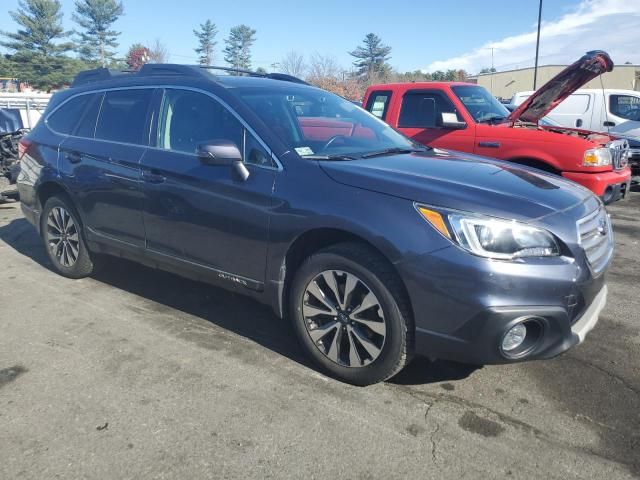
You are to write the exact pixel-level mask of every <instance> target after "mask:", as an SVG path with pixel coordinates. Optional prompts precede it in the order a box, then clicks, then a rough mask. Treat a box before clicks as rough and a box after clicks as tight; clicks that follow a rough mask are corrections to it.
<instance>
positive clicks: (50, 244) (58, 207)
mask: <svg viewBox="0 0 640 480" xmlns="http://www.w3.org/2000/svg"><path fill="white" fill-rule="evenodd" d="M40 233H41V235H42V240H43V242H44V246H45V249H46V250H47V255H48V256H49V259H50V260H51V263H52V264H53V268H54V270H55V271H56V272H57V273H59V274H60V275H63V276H65V277H68V278H74V279H77V278H84V277H88V276H89V275H91V273H93V271H94V268H95V263H94V261H93V259H92V257H91V253H90V252H89V249H88V248H87V245H86V242H85V239H84V234H83V231H82V224H81V223H80V217H79V216H78V214H77V212H76V209H75V208H74V207H73V205H72V204H71V202H70V201H69V200H68V199H67V198H66V197H64V196H61V195H60V196H53V197H51V198H49V199H48V200H47V201H46V203H45V205H44V208H43V209H42V215H41V217H40Z"/></svg>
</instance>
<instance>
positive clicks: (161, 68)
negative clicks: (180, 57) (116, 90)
mask: <svg viewBox="0 0 640 480" xmlns="http://www.w3.org/2000/svg"><path fill="white" fill-rule="evenodd" d="M203 70H222V71H224V72H233V73H239V74H242V75H249V76H251V77H261V78H270V79H272V80H282V81H284V82H293V83H300V84H302V85H309V84H308V83H307V82H305V81H304V80H301V79H299V78H297V77H294V76H292V75H287V74H285V73H259V72H254V71H251V70H243V69H241V68H231V67H215V66H206V65H204V66H203V65H178V64H169V63H147V64H145V65H143V66H142V68H141V69H140V70H138V71H136V70H125V71H119V70H109V69H107V68H96V69H93V70H86V71H84V72H80V73H78V74H77V75H76V78H75V79H74V80H73V83H72V84H71V86H72V87H78V86H80V85H86V84H88V83H94V82H102V81H105V80H111V79H113V78H117V77H121V76H123V75H138V76H140V77H152V76H156V75H157V76H172V75H179V76H189V77H203V76H205V75H206V74H205V73H204V71H203Z"/></svg>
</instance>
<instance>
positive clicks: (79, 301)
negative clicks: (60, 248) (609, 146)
mask: <svg viewBox="0 0 640 480" xmlns="http://www.w3.org/2000/svg"><path fill="white" fill-rule="evenodd" d="M610 211H611V213H612V215H613V218H614V224H615V231H616V235H617V236H616V243H617V251H616V256H615V260H614V264H613V268H612V269H611V270H610V273H609V288H610V290H609V291H610V296H609V302H608V305H607V307H606V309H605V310H604V312H603V315H602V317H601V321H600V323H599V324H598V326H597V327H596V329H595V330H594V331H593V332H592V333H591V335H590V336H589V337H588V338H587V341H586V342H585V343H584V344H582V345H580V346H579V347H577V348H575V349H573V350H571V351H570V352H568V353H567V354H565V355H563V356H561V357H559V358H556V359H554V360H551V361H544V362H533V363H528V364H520V365H510V366H490V367H484V368H474V367H470V366H465V365H460V364H456V363H452V362H441V361H438V362H435V363H430V362H429V361H427V360H426V359H417V360H416V361H415V362H414V363H413V364H412V365H411V366H410V367H409V368H408V369H407V370H405V371H404V372H403V373H401V374H400V375H399V376H398V377H396V378H395V379H393V380H392V381H390V382H387V383H383V384H379V385H375V386H372V387H367V388H357V387H352V386H349V385H345V384H342V383H339V382H337V381H334V380H331V379H328V378H326V377H325V376H324V375H322V374H320V373H318V372H316V371H315V370H314V369H313V368H312V367H311V366H310V365H309V364H308V362H307V360H306V359H305V358H304V356H303V355H302V353H301V351H300V350H299V348H298V347H297V345H296V342H295V340H294V338H293V334H292V331H291V329H290V327H289V325H288V324H287V323H285V322H283V321H280V320H278V319H276V318H275V317H274V316H273V314H272V313H270V311H269V310H268V309H266V308H264V307H262V306H260V305H259V304H257V303H255V302H252V301H250V300H247V299H244V298H243V297H240V296H237V295H233V294H229V293H227V292H225V291H222V290H218V289H215V288H211V287H209V286H206V285H202V284H199V283H195V282H191V281H188V280H184V279H181V278H179V277H177V276H174V275H170V274H166V273H162V272H157V271H153V270H150V269H147V268H144V267H141V266H138V265H135V264H132V263H128V262H124V261H121V260H115V259H114V260H112V261H110V263H109V265H108V266H107V267H106V268H105V270H104V271H103V272H101V273H100V274H98V275H97V276H96V277H95V278H90V279H85V280H79V281H72V280H67V279H65V278H62V277H60V276H58V275H56V274H54V273H53V272H51V271H50V269H49V264H48V262H47V260H46V257H45V253H44V250H43V247H42V245H41V243H40V240H39V238H38V236H37V235H36V233H35V231H34V229H33V228H32V227H31V226H30V225H29V224H28V223H27V222H26V221H25V220H24V219H23V217H22V215H21V213H20V209H19V205H18V204H4V205H0V260H1V265H2V267H1V269H0V285H2V288H1V289H0V328H1V330H0V478H2V479H14V478H33V479H44V478H70V479H71V478H73V479H76V478H96V479H110V478H114V479H126V478H131V479H143V478H144V479H146V478H243V479H244V478H296V479H299V478H322V479H330V478H348V479H374V478H408V477H412V478H420V479H430V478H433V479H448V478H451V479H461V478H509V479H511V478H522V479H531V478H544V479H552V478H558V479H563V480H566V479H576V478H593V479H604V478H606V479H608V480H610V479H621V478H640V368H639V366H640V314H639V313H638V312H639V311H640V295H639V294H638V293H639V292H638V291H637V290H638V287H639V286H640V273H639V272H638V270H636V269H637V268H639V267H640V245H639V242H640V220H639V217H640V193H635V194H633V195H632V196H631V198H630V199H628V200H626V201H624V202H619V203H618V204H617V205H614V206H612V207H611V208H610Z"/></svg>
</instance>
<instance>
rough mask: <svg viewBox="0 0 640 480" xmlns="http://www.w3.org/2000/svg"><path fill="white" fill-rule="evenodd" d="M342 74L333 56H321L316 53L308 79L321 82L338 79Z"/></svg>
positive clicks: (310, 65)
mask: <svg viewBox="0 0 640 480" xmlns="http://www.w3.org/2000/svg"><path fill="white" fill-rule="evenodd" d="M339 72H340V67H339V66H338V62H336V59H335V58H334V57H332V56H331V55H321V54H319V53H314V54H313V55H312V56H311V61H310V62H309V74H308V78H309V80H311V81H314V80H316V81H319V80H321V79H329V78H333V79H337V78H338V74H339Z"/></svg>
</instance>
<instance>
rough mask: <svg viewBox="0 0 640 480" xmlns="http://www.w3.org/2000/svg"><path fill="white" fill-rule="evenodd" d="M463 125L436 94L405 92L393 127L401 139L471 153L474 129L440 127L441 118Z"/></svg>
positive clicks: (449, 103) (470, 126) (453, 108)
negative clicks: (454, 119)
mask: <svg viewBox="0 0 640 480" xmlns="http://www.w3.org/2000/svg"><path fill="white" fill-rule="evenodd" d="M443 114H445V115H446V114H448V115H449V116H450V117H452V118H456V119H457V120H458V121H460V122H463V121H464V117H463V116H462V114H461V113H460V112H459V111H458V109H457V108H456V106H455V105H454V104H453V102H452V101H451V100H450V99H449V97H448V96H447V95H446V94H445V93H444V92H442V91H440V90H407V91H406V92H405V94H404V95H403V97H402V104H401V106H400V112H399V113H398V114H397V115H398V118H397V123H396V124H397V127H398V129H399V130H400V131H401V132H402V133H404V134H405V135H407V136H409V137H411V138H413V139H414V140H416V141H418V142H420V143H422V144H423V145H428V146H430V147H440V148H448V149H452V150H460V151H465V152H472V151H473V142H474V136H475V132H474V125H473V124H472V123H467V126H466V127H465V128H462V129H459V130H455V129H450V128H445V127H444V126H443V125H442V115H443Z"/></svg>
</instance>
